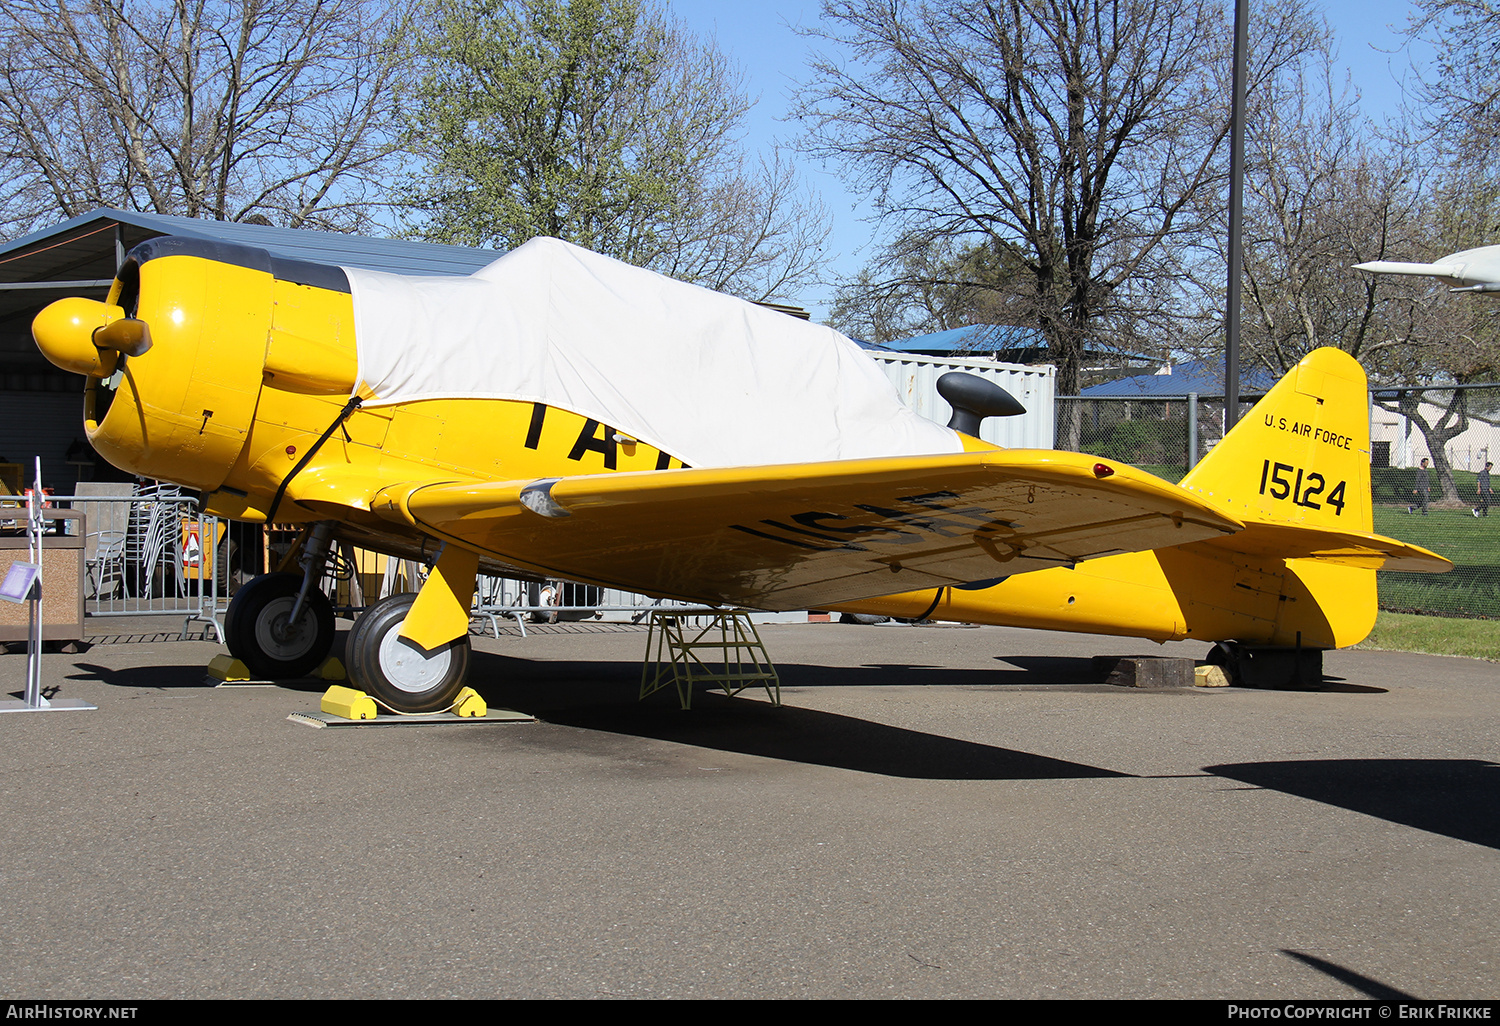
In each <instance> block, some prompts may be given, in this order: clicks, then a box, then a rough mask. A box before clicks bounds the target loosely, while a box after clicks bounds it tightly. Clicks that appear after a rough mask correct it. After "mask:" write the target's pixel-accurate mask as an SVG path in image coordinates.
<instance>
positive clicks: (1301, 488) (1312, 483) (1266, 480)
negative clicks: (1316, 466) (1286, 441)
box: [1260, 460, 1344, 516]
mask: <svg viewBox="0 0 1500 1026" xmlns="http://www.w3.org/2000/svg"><path fill="white" fill-rule="evenodd" d="M1294 471H1295V472H1296V474H1297V477H1296V479H1295V480H1294V479H1293V478H1292V476H1291V475H1292V473H1293V472H1294ZM1327 487H1328V482H1327V481H1325V480H1324V479H1323V475H1322V474H1319V473H1318V472H1317V471H1315V470H1312V471H1304V470H1302V469H1301V468H1300V467H1294V466H1292V465H1291V464H1290V463H1272V462H1271V461H1270V460H1265V461H1263V462H1262V463H1261V465H1260V494H1262V495H1267V494H1269V495H1270V496H1271V498H1273V499H1290V500H1291V501H1292V503H1293V504H1294V505H1297V506H1302V507H1305V508H1306V509H1322V508H1323V505H1324V504H1325V503H1326V504H1327V505H1329V506H1332V507H1333V515H1334V516H1342V515H1343V513H1344V482H1343V481H1340V482H1339V483H1338V484H1336V485H1334V486H1333V491H1331V492H1329V493H1328V494H1327V495H1326V496H1323V501H1322V502H1319V501H1318V497H1319V496H1321V495H1323V491H1324V489H1326V488H1327Z"/></svg>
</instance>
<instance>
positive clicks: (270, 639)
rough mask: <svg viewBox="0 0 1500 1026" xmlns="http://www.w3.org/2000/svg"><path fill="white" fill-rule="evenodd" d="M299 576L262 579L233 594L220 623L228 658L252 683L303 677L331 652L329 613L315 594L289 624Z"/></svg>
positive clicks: (310, 594)
mask: <svg viewBox="0 0 1500 1026" xmlns="http://www.w3.org/2000/svg"><path fill="white" fill-rule="evenodd" d="M301 590H302V575H301V574H266V575H264V576H262V577H257V578H255V579H254V580H253V581H251V582H250V583H248V584H246V585H245V586H244V587H243V588H241V589H240V590H239V591H238V592H236V593H235V596H234V598H233V599H231V600H230V602H229V612H228V613H227V614H226V615H225V617H224V641H225V642H226V643H227V644H228V645H229V653H230V654H231V655H232V656H234V657H235V658H236V659H238V660H239V661H240V662H242V663H244V664H245V665H246V666H247V667H248V668H249V670H250V672H251V673H253V674H255V675H256V676H257V677H266V678H268V679H271V680H286V679H290V678H295V677H305V676H307V674H309V673H311V672H312V671H313V670H314V669H316V668H317V667H318V666H319V665H320V664H321V663H322V662H323V660H324V659H326V658H328V650H329V649H330V648H332V647H333V635H334V624H333V607H332V606H330V605H329V604H328V597H327V596H325V595H324V594H323V593H322V592H321V591H318V590H317V589H316V588H314V589H313V590H312V591H310V592H308V595H307V600H306V601H305V602H304V603H303V604H302V612H301V614H300V615H298V617H297V622H296V623H295V624H293V623H291V622H289V618H290V616H291V615H292V607H294V606H295V605H296V604H297V593H298V592H299V591H301Z"/></svg>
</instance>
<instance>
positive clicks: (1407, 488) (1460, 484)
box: [1370, 467, 1478, 508]
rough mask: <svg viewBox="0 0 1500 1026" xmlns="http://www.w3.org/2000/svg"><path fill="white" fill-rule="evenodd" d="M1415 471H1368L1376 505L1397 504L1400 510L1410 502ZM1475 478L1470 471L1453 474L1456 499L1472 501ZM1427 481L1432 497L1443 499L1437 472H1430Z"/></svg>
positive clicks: (1396, 469)
mask: <svg viewBox="0 0 1500 1026" xmlns="http://www.w3.org/2000/svg"><path fill="white" fill-rule="evenodd" d="M1416 473H1417V472H1416V470H1414V469H1413V468H1411V467H1373V468H1371V470H1370V491H1371V492H1372V493H1373V494H1374V496H1375V501H1376V503H1382V502H1399V503H1401V505H1402V508H1405V506H1406V504H1407V503H1408V502H1410V501H1411V499H1412V495H1411V483H1412V480H1413V479H1414V478H1415V477H1416ZM1477 476H1478V475H1476V474H1475V473H1474V471H1472V470H1455V471H1454V472H1453V487H1455V488H1457V489H1458V497H1459V498H1460V499H1462V500H1464V501H1465V502H1473V501H1474V488H1475V481H1476V479H1477ZM1429 480H1431V482H1432V497H1433V498H1434V499H1441V498H1442V497H1443V488H1442V485H1441V484H1439V483H1438V476H1437V471H1436V470H1434V471H1432V472H1431V474H1430V477H1429Z"/></svg>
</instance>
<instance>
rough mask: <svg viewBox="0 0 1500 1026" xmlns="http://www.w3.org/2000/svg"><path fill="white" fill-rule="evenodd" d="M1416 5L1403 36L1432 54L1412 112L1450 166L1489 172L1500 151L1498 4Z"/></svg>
mask: <svg viewBox="0 0 1500 1026" xmlns="http://www.w3.org/2000/svg"><path fill="white" fill-rule="evenodd" d="M1416 6H1417V11H1416V12H1415V13H1414V14H1413V15H1412V18H1411V23H1410V25H1409V26H1408V29H1407V31H1408V34H1409V35H1410V36H1411V37H1413V38H1417V39H1422V40H1425V41H1426V42H1428V43H1429V44H1431V46H1432V53H1433V57H1432V63H1431V64H1430V65H1429V66H1428V67H1427V68H1425V69H1422V77H1421V82H1420V84H1419V85H1418V87H1417V94H1418V95H1417V99H1418V100H1419V101H1420V103H1419V106H1418V107H1417V111H1418V113H1419V115H1420V116H1421V118H1422V119H1423V120H1424V121H1425V123H1426V125H1427V127H1428V129H1429V130H1430V131H1431V132H1432V134H1433V135H1434V136H1435V137H1436V139H1437V140H1438V142H1439V143H1440V146H1441V149H1442V151H1443V152H1444V156H1445V157H1447V159H1448V160H1449V161H1453V162H1461V163H1465V164H1468V165H1469V166H1470V167H1471V168H1474V169H1475V170H1480V171H1482V170H1483V169H1485V168H1486V167H1487V166H1488V167H1492V166H1493V165H1494V161H1495V157H1496V154H1497V148H1500V4H1496V3H1495V2H1493V0H1417V5H1416ZM1486 177H1490V176H1489V175H1486Z"/></svg>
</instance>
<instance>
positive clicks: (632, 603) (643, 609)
mask: <svg viewBox="0 0 1500 1026" xmlns="http://www.w3.org/2000/svg"><path fill="white" fill-rule="evenodd" d="M702 609H703V606H702V605H701V604H694V605H687V604H682V603H676V602H673V601H671V600H669V599H659V598H652V597H651V596H649V595H640V594H636V593H635V592H628V591H617V590H615V589H613V588H601V587H598V586H597V585H590V584H576V583H574V582H572V581H547V582H546V583H539V582H536V581H522V580H517V579H514V578H509V577H486V576H481V577H480V578H479V587H478V593H477V595H476V597H475V602H474V607H473V609H472V610H471V615H472V616H473V617H474V618H475V619H479V620H488V621H489V625H490V630H491V632H492V633H493V634H494V635H495V637H496V638H499V637H500V621H501V620H503V619H513V620H515V621H516V626H517V627H518V628H519V629H520V631H521V636H522V637H523V638H524V637H525V636H526V623H527V621H528V620H530V621H531V622H532V623H552V622H556V621H558V620H581V619H591V618H593V617H595V616H599V617H601V618H611V617H612V614H618V616H617V617H614V618H617V619H621V620H626V621H628V622H630V623H640V622H641V621H642V620H644V619H645V618H646V616H647V615H648V614H650V613H651V612H653V611H661V612H667V613H682V614H687V615H691V614H692V613H693V611H695V610H696V611H701V610H702Z"/></svg>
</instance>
